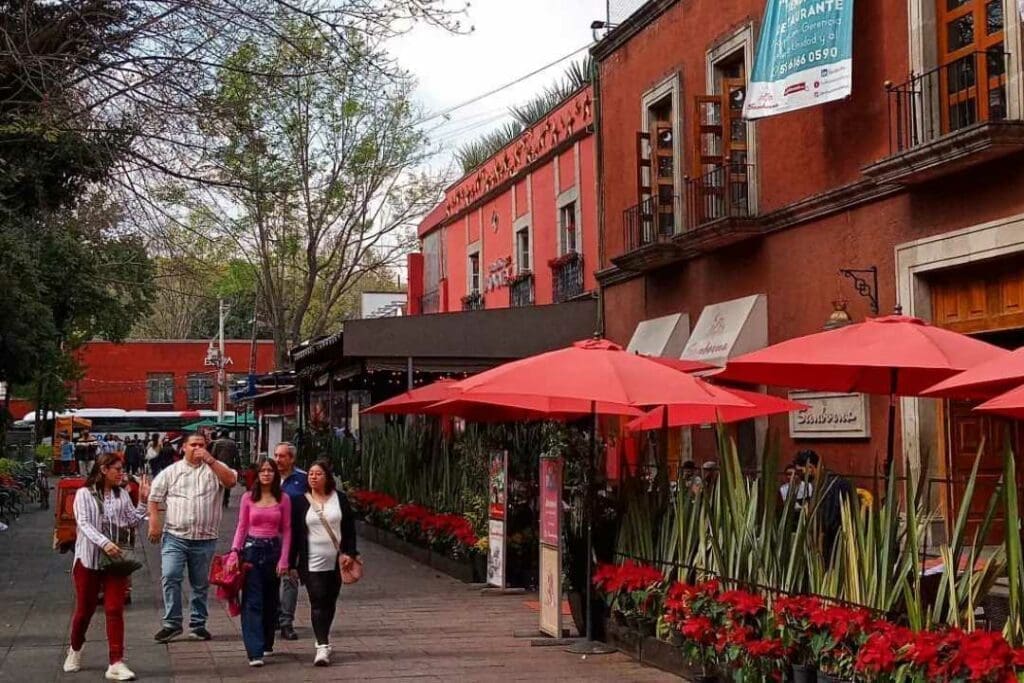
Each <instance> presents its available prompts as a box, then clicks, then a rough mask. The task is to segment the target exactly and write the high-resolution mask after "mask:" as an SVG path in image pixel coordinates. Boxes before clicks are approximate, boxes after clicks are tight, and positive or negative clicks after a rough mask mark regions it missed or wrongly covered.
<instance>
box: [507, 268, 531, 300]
mask: <svg viewBox="0 0 1024 683" xmlns="http://www.w3.org/2000/svg"><path fill="white" fill-rule="evenodd" d="M508 299H509V301H508V305H509V306H532V305H533V273H530V272H523V273H520V274H519V275H516V276H515V278H513V279H512V281H511V282H509V285H508Z"/></svg>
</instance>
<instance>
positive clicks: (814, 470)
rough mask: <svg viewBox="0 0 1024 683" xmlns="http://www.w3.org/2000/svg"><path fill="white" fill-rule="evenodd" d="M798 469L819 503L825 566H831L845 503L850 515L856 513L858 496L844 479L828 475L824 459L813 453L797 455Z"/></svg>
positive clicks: (808, 451)
mask: <svg viewBox="0 0 1024 683" xmlns="http://www.w3.org/2000/svg"><path fill="white" fill-rule="evenodd" d="M796 467H797V469H798V470H799V471H801V472H802V473H803V475H804V478H805V479H806V481H807V482H809V483H811V485H812V486H813V487H814V489H813V498H814V499H818V498H819V495H818V490H819V487H820V491H821V494H820V501H819V503H818V508H817V515H818V524H819V530H820V531H821V535H822V540H823V544H822V551H823V552H824V554H825V566H826V567H828V566H829V565H831V563H832V552H833V549H834V548H835V545H836V539H837V538H838V537H839V533H840V531H841V530H842V526H843V512H842V506H843V501H844V500H845V501H849V505H850V511H851V512H853V513H856V512H857V504H858V500H857V492H856V490H854V488H853V484H851V483H850V482H849V481H848V480H847V479H845V478H844V477H841V476H839V475H838V474H835V473H833V472H828V471H827V470H825V468H824V467H822V466H821V457H820V456H819V455H818V453H817V452H815V451H812V450H805V451H800V452H799V453H797V454H796Z"/></svg>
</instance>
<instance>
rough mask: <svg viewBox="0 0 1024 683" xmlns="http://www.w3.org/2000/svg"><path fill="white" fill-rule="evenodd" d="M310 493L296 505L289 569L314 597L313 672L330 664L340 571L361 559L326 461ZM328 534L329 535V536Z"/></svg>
mask: <svg viewBox="0 0 1024 683" xmlns="http://www.w3.org/2000/svg"><path fill="white" fill-rule="evenodd" d="M307 479H308V481H309V493H307V494H306V495H304V496H302V497H299V498H295V499H294V500H293V501H292V502H293V503H294V504H295V508H294V510H293V511H292V550H291V558H290V560H289V563H288V564H289V567H290V568H291V569H293V570H295V571H297V572H298V574H299V576H300V577H301V579H302V583H303V584H305V586H306V592H307V594H308V595H309V611H310V616H311V621H312V622H313V634H314V635H315V636H316V655H315V656H314V658H313V664H314V666H328V665H329V664H330V663H331V625H332V624H333V623H334V613H335V610H336V609H337V605H338V595H339V594H340V593H341V573H340V569H348V568H350V567H351V566H352V563H353V562H354V561H355V558H356V557H358V556H359V551H358V550H357V549H356V523H355V517H353V515H352V508H351V506H350V505H349V502H348V498H347V497H346V496H345V494H344V493H342V492H341V491H338V490H337V487H336V485H335V482H334V473H333V472H332V471H331V465H330V463H329V462H328V461H327V460H317V461H316V462H314V463H313V464H312V465H311V466H310V468H309V474H308V476H307ZM328 529H329V530H328Z"/></svg>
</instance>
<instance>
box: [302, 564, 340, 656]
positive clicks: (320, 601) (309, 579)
mask: <svg viewBox="0 0 1024 683" xmlns="http://www.w3.org/2000/svg"><path fill="white" fill-rule="evenodd" d="M306 593H307V594H308V595H309V610H310V612H311V614H312V621H313V634H314V635H315V636H316V643H317V645H327V644H328V643H329V642H331V624H333V623H334V610H335V608H336V607H337V604H338V594H339V593H341V576H340V575H339V574H338V570H337V569H334V570H332V571H329V572H309V573H308V574H307V575H306Z"/></svg>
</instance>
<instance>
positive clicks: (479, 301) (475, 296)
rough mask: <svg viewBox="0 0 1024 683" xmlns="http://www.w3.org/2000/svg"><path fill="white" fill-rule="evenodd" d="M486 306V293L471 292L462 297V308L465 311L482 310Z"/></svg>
mask: <svg viewBox="0 0 1024 683" xmlns="http://www.w3.org/2000/svg"><path fill="white" fill-rule="evenodd" d="M483 308H484V295H483V294H481V293H480V292H479V291H476V292H470V293H469V294H467V295H466V296H464V297H462V310H464V311H480V310H483Z"/></svg>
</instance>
